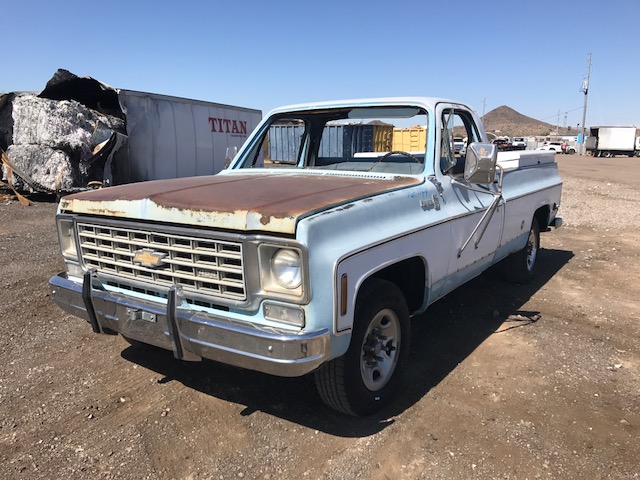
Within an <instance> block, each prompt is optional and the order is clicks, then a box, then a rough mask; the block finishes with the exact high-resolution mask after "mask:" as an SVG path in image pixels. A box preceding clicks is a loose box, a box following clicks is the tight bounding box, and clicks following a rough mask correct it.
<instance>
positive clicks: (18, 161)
mask: <svg viewBox="0 0 640 480" xmlns="http://www.w3.org/2000/svg"><path fill="white" fill-rule="evenodd" d="M125 139H126V125H125V119H124V114H123V112H122V110H121V108H120V106H119V103H118V98H117V93H116V91H115V90H114V89H113V88H111V87H109V86H107V85H104V84H102V83H100V82H98V81H97V80H94V79H93V78H89V77H83V78H81V77H77V76H76V75H74V74H72V73H70V72H68V71H66V70H62V69H60V70H58V71H57V72H56V73H55V75H54V76H53V77H52V78H51V80H49V82H48V83H47V85H46V87H45V89H44V90H43V91H42V92H40V93H39V94H35V93H26V92H13V93H8V94H4V95H2V96H1V97H0V148H1V149H2V150H3V151H5V152H6V156H3V157H2V158H3V162H2V178H3V180H4V181H5V182H7V183H9V184H10V185H12V186H13V187H14V188H16V189H17V190H23V191H32V192H33V191H37V192H72V191H76V190H82V189H84V188H86V187H87V186H88V185H91V184H92V182H95V184H98V185H109V184H110V183H111V182H112V161H113V155H114V154H115V153H116V152H117V150H118V149H119V148H120V146H121V145H122V144H123V142H124V140H125Z"/></svg>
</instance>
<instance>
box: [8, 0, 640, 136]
mask: <svg viewBox="0 0 640 480" xmlns="http://www.w3.org/2000/svg"><path fill="white" fill-rule="evenodd" d="M639 14H640V3H639V2H638V1H637V0H608V1H602V0H599V1H598V0H581V1H577V0H566V1H563V2H559V1H548V0H540V1H531V0H530V1H518V0H511V1H491V0H487V1H485V2H479V1H467V0H457V1H430V0H422V1H414V0H406V1H402V2H399V1H390V0H386V1H378V0H369V1H364V0H363V1H349V0H342V1H335V0H316V1H305V0H296V1H288V0H286V1H285V0H282V1H280V0H264V1H255V0H247V1H243V0H227V1H214V0H210V1H206V2H205V1H197V2H196V1H191V2H189V1H183V2H175V1H173V2H168V1H164V0H156V1H146V0H145V1H135V0H130V1H127V2H124V1H119V0H112V1H105V2H99V1H91V2H87V1H82V2H80V1H64V0H60V1H58V2H48V1H39V2H38V1H34V0H20V1H18V0H12V1H11V0H10V1H8V2H5V4H4V6H3V15H2V16H3V20H4V21H3V36H2V37H3V47H4V48H3V62H2V68H0V92H10V91H19V90H36V91H39V90H42V89H43V88H44V85H45V84H46V82H47V81H48V80H49V79H50V78H51V76H52V75H53V73H54V72H55V71H56V70H57V69H58V68H65V69H67V70H70V71H71V72H73V73H75V74H77V75H80V76H91V77H94V78H96V79H98V80H100V81H102V82H104V83H107V84H109V85H112V86H114V87H119V88H124V89H130V90H140V91H145V92H153V93H162V94H166V95H175V96H180V97H187V98H194V99H200V100H207V101H212V102H218V103H226V104H232V105H239V106H244V107H251V108H258V109H260V110H262V111H263V113H266V112H267V111H268V110H270V109H272V108H274V107H276V106H281V105H285V104H290V103H300V102H307V101H316V100H333V99H344V98H359V97H379V96H404V95H424V96H438V97H447V98H453V99H456V100H460V101H463V102H466V103H468V104H470V105H471V106H473V107H474V108H475V109H476V110H477V111H478V112H479V113H480V114H482V112H483V109H484V110H485V111H486V112H488V111H490V110H492V109H494V108H496V107H499V106H501V105H508V106H510V107H512V108H514V109H516V110H517V111H519V112H520V113H522V114H525V115H528V116H530V117H534V118H537V119H539V120H544V121H547V122H549V123H552V124H556V123H560V125H561V126H563V125H570V126H572V127H575V126H576V125H577V124H578V123H580V122H581V121H582V105H583V100H584V95H583V94H582V93H581V92H580V87H581V84H582V81H583V78H584V77H585V76H586V73H587V58H588V54H589V53H592V59H593V66H592V73H591V85H590V90H589V97H588V109H587V122H586V123H587V125H637V126H639V127H640V94H639V93H638V85H640V67H639V65H640V61H639V60H638V54H637V52H638V47H639V46H640V29H639V27H638V22H639V19H640V15H639ZM565 116H566V119H565Z"/></svg>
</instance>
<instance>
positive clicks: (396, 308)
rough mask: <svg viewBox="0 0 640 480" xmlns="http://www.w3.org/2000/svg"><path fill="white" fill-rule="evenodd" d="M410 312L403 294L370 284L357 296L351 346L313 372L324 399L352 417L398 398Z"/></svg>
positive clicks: (375, 282)
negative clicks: (396, 396)
mask: <svg viewBox="0 0 640 480" xmlns="http://www.w3.org/2000/svg"><path fill="white" fill-rule="evenodd" d="M409 336H410V320H409V309H408V307H407V303H406V301H405V299H404V296H403V295H402V292H401V291H400V289H399V288H398V287H397V286H396V285H395V284H393V283H391V282H388V281H386V280H380V279H370V280H368V281H367V282H365V283H364V284H363V286H362V288H361V289H360V293H359V294H358V300H357V302H356V310H355V319H354V326H353V333H352V337H351V344H350V346H349V349H348V350H347V352H346V353H345V354H344V355H343V356H342V357H339V358H336V359H334V360H331V361H330V362H327V363H325V364H324V365H323V366H321V367H320V368H319V369H318V370H316V372H315V381H316V387H317V389H318V392H319V393H320V397H321V398H322V400H323V401H324V402H325V403H326V404H327V405H328V406H330V407H331V408H333V409H335V410H337V411H339V412H342V413H345V414H348V415H355V416H361V415H369V414H372V413H374V412H376V411H378V410H380V409H381V408H382V407H383V406H384V405H385V404H387V403H388V402H389V400H390V399H391V398H392V397H393V396H394V395H395V394H396V392H397V390H398V389H399V385H400V375H401V372H402V368H403V365H404V364H405V363H406V360H407V357H408V355H409Z"/></svg>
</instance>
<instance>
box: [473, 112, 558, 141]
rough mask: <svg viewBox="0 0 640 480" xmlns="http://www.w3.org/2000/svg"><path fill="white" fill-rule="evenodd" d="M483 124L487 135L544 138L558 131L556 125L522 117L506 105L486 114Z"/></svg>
mask: <svg viewBox="0 0 640 480" xmlns="http://www.w3.org/2000/svg"><path fill="white" fill-rule="evenodd" d="M483 123H484V128H485V130H486V131H487V133H493V134H495V135H498V136H503V135H504V136H508V137H513V136H522V137H529V136H544V135H548V134H549V133H550V132H552V131H554V130H555V129H556V127H555V126H554V125H551V124H549V123H545V122H541V121H540V120H536V119H535V118H531V117H527V116H526V115H522V114H521V113H519V112H516V111H515V110H514V109H513V108H510V107H507V106H506V105H503V106H501V107H498V108H495V109H493V110H491V111H490V112H488V113H486V114H485V115H484V117H483Z"/></svg>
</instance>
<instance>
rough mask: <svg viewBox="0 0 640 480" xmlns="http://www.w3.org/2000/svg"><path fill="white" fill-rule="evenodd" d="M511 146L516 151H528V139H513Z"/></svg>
mask: <svg viewBox="0 0 640 480" xmlns="http://www.w3.org/2000/svg"><path fill="white" fill-rule="evenodd" d="M511 146H512V147H513V149H514V150H526V149H527V139H526V138H524V137H513V139H512V140H511Z"/></svg>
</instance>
